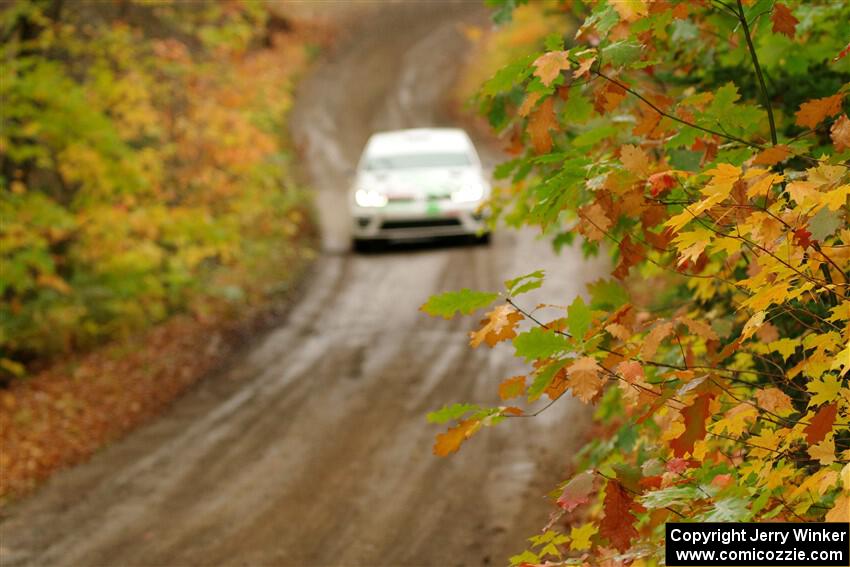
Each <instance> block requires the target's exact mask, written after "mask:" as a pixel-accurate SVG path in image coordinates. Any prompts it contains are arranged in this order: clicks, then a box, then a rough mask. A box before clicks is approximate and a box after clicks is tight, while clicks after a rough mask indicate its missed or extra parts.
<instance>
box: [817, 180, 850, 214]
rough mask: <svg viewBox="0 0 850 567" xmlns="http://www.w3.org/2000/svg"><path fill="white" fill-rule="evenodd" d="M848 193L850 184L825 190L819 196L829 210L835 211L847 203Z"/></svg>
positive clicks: (849, 192) (849, 193)
mask: <svg viewBox="0 0 850 567" xmlns="http://www.w3.org/2000/svg"><path fill="white" fill-rule="evenodd" d="M848 195H850V184H848V185H842V186H840V187H837V188H835V189H833V190H832V191H827V192H826V193H823V194H822V195H821V196H820V199H821V200H822V202H823V203H824V204H826V207H827V208H828V209H829V210H830V211H837V210H838V209H840V208H841V207H843V206H844V205H845V204H846V203H847V196H848Z"/></svg>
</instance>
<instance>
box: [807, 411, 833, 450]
mask: <svg viewBox="0 0 850 567" xmlns="http://www.w3.org/2000/svg"><path fill="white" fill-rule="evenodd" d="M837 413H838V406H836V405H835V404H827V405H825V406H823V407H822V408H820V409H819V410H818V412H817V413H816V414H815V416H814V417H813V418H812V421H811V422H810V423H809V425H807V426H806V428H805V429H804V430H803V431H805V433H806V441H807V442H808V444H809V445H815V444H817V443H820V442H821V441H823V440H824V438H825V437H826V434H827V433H829V432H830V431H831V430H832V424H833V423H835V416H836V414H837Z"/></svg>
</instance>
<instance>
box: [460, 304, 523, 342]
mask: <svg viewBox="0 0 850 567" xmlns="http://www.w3.org/2000/svg"><path fill="white" fill-rule="evenodd" d="M524 318H525V317H523V316H522V313H520V312H519V311H517V310H516V309H514V308H513V307H511V306H510V305H499V306H498V307H496V308H495V309H493V310H492V311H490V312H489V313H487V316H486V318H484V319H482V320H481V323H480V324H481V325H482V327H481V328H480V329H478V330H477V331H472V332H470V333H469V344H470V346H472V348H478V346H479V345H481V343H482V342H486V343H487V344H488V345H490V346H491V347H492V346H496V344H497V343H498V342H500V341H506V340H509V339H512V338H514V337H516V325H517V323H519V322H520V321H522V320H523V319H524Z"/></svg>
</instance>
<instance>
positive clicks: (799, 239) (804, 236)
mask: <svg viewBox="0 0 850 567" xmlns="http://www.w3.org/2000/svg"><path fill="white" fill-rule="evenodd" d="M811 238H812V233H811V232H809V231H808V230H806V229H805V228H803V227H801V228H798V229H797V230H795V231H794V242H796V243H797V244H798V245H800V246H802V247H803V248H808V247H809V246H811V245H812V240H811Z"/></svg>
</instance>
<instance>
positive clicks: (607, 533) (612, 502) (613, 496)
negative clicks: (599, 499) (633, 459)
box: [599, 480, 638, 552]
mask: <svg viewBox="0 0 850 567" xmlns="http://www.w3.org/2000/svg"><path fill="white" fill-rule="evenodd" d="M634 503H635V502H634V498H633V497H632V495H631V494H629V493H628V492H627V491H626V489H625V488H623V485H622V484H620V483H619V482H617V481H616V480H610V481H608V485H607V486H606V487H605V501H604V503H603V506H604V508H605V517H603V518H602V521H601V522H600V523H599V535H601V536H602V537H604V538H607V539H608V541H609V542H611V545H613V546H614V547H616V548H617V549H618V550H620V551H621V552H624V551H626V550H627V549H629V545H630V544H631V542H632V540H633V539H634V538H636V537H637V535H638V533H637V530H636V529H635V526H634V523H635V520H636V518H635V517H634V515H633V514H632V508H633V506H634Z"/></svg>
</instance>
